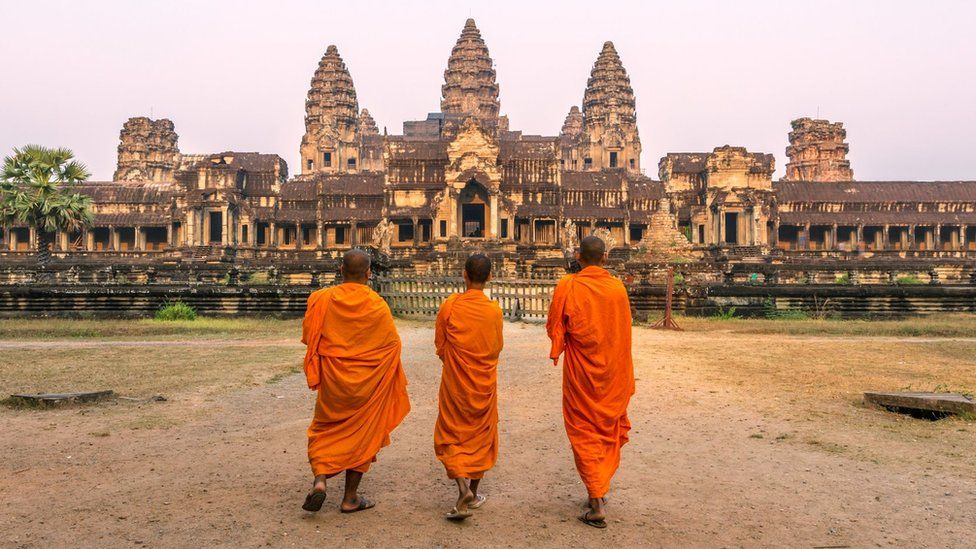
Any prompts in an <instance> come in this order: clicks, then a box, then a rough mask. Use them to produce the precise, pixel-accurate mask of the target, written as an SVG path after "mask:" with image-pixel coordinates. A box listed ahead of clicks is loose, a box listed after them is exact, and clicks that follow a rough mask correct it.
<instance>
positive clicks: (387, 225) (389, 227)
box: [373, 217, 396, 254]
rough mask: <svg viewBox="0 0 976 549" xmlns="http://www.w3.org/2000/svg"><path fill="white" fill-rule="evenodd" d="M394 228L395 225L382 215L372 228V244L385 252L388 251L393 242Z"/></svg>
mask: <svg viewBox="0 0 976 549" xmlns="http://www.w3.org/2000/svg"><path fill="white" fill-rule="evenodd" d="M395 230H396V225H394V224H393V223H391V222H390V220H389V219H387V218H385V217H384V218H383V219H382V220H380V222H379V223H378V224H377V225H376V227H374V228H373V246H375V247H376V248H377V249H379V250H380V251H381V252H383V253H385V254H388V253H390V248H391V246H392V244H393V232H394V231H395Z"/></svg>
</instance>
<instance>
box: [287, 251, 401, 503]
mask: <svg viewBox="0 0 976 549" xmlns="http://www.w3.org/2000/svg"><path fill="white" fill-rule="evenodd" d="M369 267H370V264H369V256H368V255H366V253H364V252H363V251H361V250H350V251H348V252H346V254H345V255H344V256H343V258H342V267H341V273H342V280H343V283H342V284H340V285H338V286H335V287H332V288H325V289H322V290H318V291H316V292H314V293H312V295H311V296H309V298H308V308H307V310H306V311H305V320H304V322H303V323H302V343H304V344H305V345H307V351H306V353H305V377H306V378H307V380H308V387H309V388H310V389H312V390H317V391H318V399H317V400H316V401H315V415H314V416H313V418H312V424H311V425H309V427H308V461H309V463H310V464H311V465H312V474H313V475H314V476H315V478H314V480H313V481H312V491H311V492H309V493H308V495H307V496H306V497H305V503H304V504H303V505H302V509H305V510H306V511H311V512H315V511H318V510H319V509H321V508H322V504H323V503H324V502H325V491H326V479H328V478H331V477H333V476H335V475H338V474H339V473H342V472H345V474H346V485H345V494H344V495H343V498H342V503H341V504H340V505H339V510H340V511H341V512H343V513H354V512H357V511H363V510H365V509H370V508H372V507H373V505H374V504H373V502H371V501H369V500H368V499H366V498H365V497H362V496H360V495H359V482H360V481H361V480H362V478H363V474H364V473H365V472H366V471H368V470H369V466H370V464H371V463H372V462H374V461H376V454H377V453H378V452H379V451H380V448H383V447H384V446H387V445H388V444H389V443H390V432H391V431H393V429H395V428H396V426H397V425H399V424H400V422H401V421H403V418H404V417H405V416H406V415H407V412H409V411H410V401H409V399H408V397H407V378H406V376H405V375H404V373H403V366H402V365H401V364H400V336H399V335H398V334H397V330H396V326H394V324H393V315H391V314H390V308H389V307H388V306H387V305H386V302H384V301H383V299H382V298H381V297H380V296H379V295H377V294H376V292H374V291H373V290H371V289H370V287H369V286H367V285H366V283H367V280H368V279H369V277H370V268H369Z"/></svg>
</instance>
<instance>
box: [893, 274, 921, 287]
mask: <svg viewBox="0 0 976 549" xmlns="http://www.w3.org/2000/svg"><path fill="white" fill-rule="evenodd" d="M895 284H904V285H913V284H924V282H922V279H921V278H919V277H917V276H915V275H907V276H899V277H898V278H896V279H895Z"/></svg>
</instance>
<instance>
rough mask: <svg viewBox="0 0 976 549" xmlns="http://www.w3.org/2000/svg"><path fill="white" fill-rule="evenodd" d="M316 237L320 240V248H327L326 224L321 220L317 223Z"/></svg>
mask: <svg viewBox="0 0 976 549" xmlns="http://www.w3.org/2000/svg"><path fill="white" fill-rule="evenodd" d="M315 237H316V240H318V248H319V249H320V250H321V249H322V248H325V226H324V224H323V223H322V222H321V221H318V222H316V223H315Z"/></svg>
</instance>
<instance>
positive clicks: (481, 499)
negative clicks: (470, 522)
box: [468, 494, 488, 509]
mask: <svg viewBox="0 0 976 549" xmlns="http://www.w3.org/2000/svg"><path fill="white" fill-rule="evenodd" d="M486 501H488V496H485V495H482V494H478V495H477V496H476V497H475V498H474V501H473V502H471V503H469V504H468V509H481V506H482V505H484V504H485V502H486Z"/></svg>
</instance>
